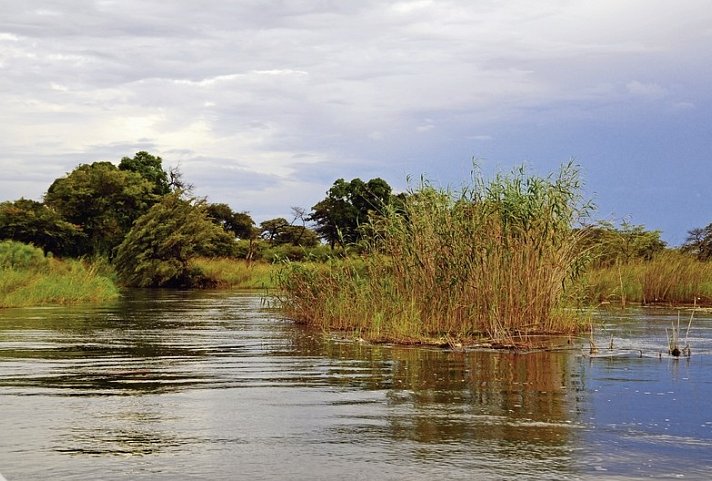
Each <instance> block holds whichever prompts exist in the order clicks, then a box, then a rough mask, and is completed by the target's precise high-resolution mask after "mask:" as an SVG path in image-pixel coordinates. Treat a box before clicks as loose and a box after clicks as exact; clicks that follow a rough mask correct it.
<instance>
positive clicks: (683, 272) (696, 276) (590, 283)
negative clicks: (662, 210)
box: [574, 250, 712, 305]
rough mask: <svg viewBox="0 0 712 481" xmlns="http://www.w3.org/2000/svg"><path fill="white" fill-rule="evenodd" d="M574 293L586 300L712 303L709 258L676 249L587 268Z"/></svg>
mask: <svg viewBox="0 0 712 481" xmlns="http://www.w3.org/2000/svg"><path fill="white" fill-rule="evenodd" d="M574 292H576V297H578V299H579V300H582V301H583V302H586V303H589V304H595V303H615V304H621V305H625V304H627V303H629V302H634V303H643V304H655V303H664V304H672V305H680V304H692V305H694V304H705V305H710V304H712V262H709V261H700V260H697V259H695V258H694V257H692V256H689V255H687V254H684V253H681V252H679V251H676V250H668V251H665V252H663V253H660V254H658V255H656V256H655V257H654V258H653V259H652V260H649V261H646V260H636V261H631V262H628V263H619V264H617V265H613V266H610V267H605V268H597V269H591V270H589V271H588V272H587V273H586V274H585V275H584V276H582V277H581V279H580V280H579V282H577V285H576V289H575V290H574Z"/></svg>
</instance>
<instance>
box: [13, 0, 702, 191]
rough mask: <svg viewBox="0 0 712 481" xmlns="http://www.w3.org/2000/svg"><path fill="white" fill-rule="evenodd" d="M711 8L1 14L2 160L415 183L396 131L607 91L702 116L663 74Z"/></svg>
mask: <svg viewBox="0 0 712 481" xmlns="http://www.w3.org/2000/svg"><path fill="white" fill-rule="evenodd" d="M42 10H43V12H42ZM708 12H710V10H709V9H708V8H707V6H706V2H703V1H701V0H690V1H689V2H685V3H679V4H676V5H674V6H671V4H670V3H669V2H667V1H662V0H654V1H644V0H631V1H628V2H619V1H614V0H601V1H598V2H569V1H566V0H544V1H541V2H528V1H525V0H515V1H511V2H471V1H466V0H442V1H437V2H436V1H427V0H413V1H382V0H364V1H359V2H303V1H298V0H283V1H265V2H208V3H196V2H193V1H188V0H175V1H172V2H170V4H168V3H166V2H160V1H157V0H154V1H146V0H142V1H138V0H126V1H123V2H114V1H101V2H84V1H78V0H74V1H65V2H59V1H53V2H47V1H45V0H26V1H24V2H10V4H9V5H7V8H6V9H5V10H4V12H3V15H2V18H0V152H2V154H0V167H5V166H6V165H8V164H11V163H16V162H29V161H30V160H28V159H32V157H33V156H35V157H37V156H42V157H43V158H48V159H51V158H53V157H52V156H55V158H56V159H57V160H56V162H57V165H58V166H57V172H56V173H54V172H50V171H49V170H47V171H43V172H44V173H45V174H46V175H47V177H46V178H41V179H40V178H37V179H34V180H33V181H37V182H44V183H46V184H47V185H48V183H49V182H50V181H51V180H52V178H53V177H52V176H57V175H61V174H63V173H64V172H65V171H66V169H67V168H70V167H71V166H72V165H73V164H72V162H73V160H72V159H85V158H86V157H88V156H91V155H99V153H100V154H101V155H105V156H110V157H109V158H113V159H114V160H118V159H119V158H120V157H121V156H123V155H130V154H132V152H131V151H127V149H131V148H133V147H134V146H136V147H139V146H144V145H146V144H148V145H149V146H151V147H152V148H153V149H154V150H155V151H156V153H158V154H162V153H170V155H164V157H165V158H166V160H167V161H168V162H173V161H174V160H176V161H177V160H180V161H181V162H182V165H183V166H184V168H185V170H186V173H188V172H191V173H196V175H197V173H198V172H199V171H200V170H201V169H202V170H205V169H208V168H212V167H214V166H210V165H208V164H206V160H205V159H208V158H212V159H220V163H221V164H230V165H233V166H234V167H236V169H235V170H231V169H223V170H221V172H222V173H223V174H224V177H225V178H226V179H230V178H232V179H237V178H238V177H239V176H240V175H243V174H244V172H245V171H251V172H253V173H255V174H260V175H268V174H269V175H270V176H268V177H261V178H267V179H271V181H274V178H275V177H276V178H281V179H287V178H289V177H290V176H292V175H294V173H295V171H298V170H299V169H300V168H301V166H303V165H304V164H305V162H311V164H310V165H313V166H316V165H317V163H319V165H322V166H323V165H329V166H331V167H332V168H333V172H339V168H340V167H339V166H343V168H344V169H346V168H348V169H353V168H354V166H355V165H357V166H365V165H372V164H373V163H374V162H375V161H376V160H377V159H380V158H384V157H387V158H388V159H389V162H391V163H392V165H398V166H400V167H399V168H401V169H403V170H405V169H407V172H406V173H414V172H415V173H418V172H419V171H423V170H428V168H427V166H425V167H414V166H411V165H409V164H408V162H410V158H411V156H409V154H403V153H402V152H404V151H406V150H407V148H408V147H407V146H408V144H409V141H410V137H412V136H417V137H420V138H422V139H429V140H428V141H432V142H433V143H434V144H432V145H447V144H448V143H449V142H450V140H451V137H448V136H454V137H457V138H458V139H461V140H463V139H464V140H478V141H487V140H492V139H494V138H497V139H500V138H503V137H504V136H501V135H498V133H497V132H496V131H495V129H494V127H493V126H494V125H496V124H507V123H517V122H536V120H531V119H536V117H537V115H541V114H539V112H541V111H542V110H545V111H546V116H547V118H561V119H562V120H563V121H566V119H567V118H568V117H569V116H575V115H579V114H580V113H581V112H585V113H586V115H596V114H595V112H596V111H597V110H596V109H597V108H599V107H600V108H601V109H603V108H605V107H607V106H608V105H611V104H616V102H619V101H620V100H621V98H622V96H623V95H622V94H623V93H627V94H628V95H633V96H638V97H644V98H661V97H664V98H665V100H666V101H668V102H669V104H670V106H672V108H675V107H674V106H675V105H678V107H677V108H679V109H680V110H682V109H683V108H684V105H686V104H687V103H689V104H695V103H699V100H698V99H696V98H695V93H694V92H685V97H684V100H680V99H679V98H678V97H679V95H678V94H679V91H683V90H686V88H685V87H686V86H685V85H681V84H680V83H679V82H678V81H677V80H674V77H675V70H676V69H675V68H673V67H684V68H687V69H688V70H690V71H693V70H694V71H695V72H697V73H698V74H699V75H701V77H702V79H709V77H710V67H709V66H706V65H700V62H699V58H703V55H702V54H704V53H706V51H707V49H708V44H709V26H708V25H709V24H710V23H712V13H708ZM48 13H50V14H49V15H48ZM57 15H59V17H58V16H57ZM651 78H652V79H655V82H648V81H645V80H644V79H651ZM631 79H633V80H631ZM701 83H704V82H701ZM623 85H624V86H625V91H624V92H623V91H622V90H621V86H623ZM663 86H665V87H663ZM705 95H706V94H705ZM592 107H593V108H592ZM425 119H431V120H430V121H427V120H425ZM436 125H437V128H435V126H436ZM452 131H456V132H457V135H453V134H452ZM482 131H484V132H488V134H487V135H483V134H482V135H474V136H469V137H468V132H482ZM426 132H427V134H428V135H417V134H418V133H426ZM422 141H423V142H426V140H422ZM470 144H471V143H470ZM491 144H494V142H489V143H488V144H487V145H491ZM97 146H103V147H102V148H101V149H98V150H97ZM376 147H377V148H378V149H379V150H378V151H376V150H375V149H376ZM178 152H183V154H179V153H178ZM170 157H172V158H170ZM22 159H26V160H22ZM305 159H309V160H307V161H305ZM48 162H49V161H48ZM389 166H390V164H389ZM389 166H387V167H389ZM402 166H405V167H402ZM359 168H360V167H359ZM393 168H394V169H395V167H393ZM326 171H327V169H324V172H326ZM328 172H329V174H331V173H332V170H329V171H328ZM324 175H327V174H324ZM343 175H345V176H349V175H351V174H350V173H344V174H343ZM204 180H205V182H215V181H216V180H215V179H214V178H212V177H207V176H206V177H204ZM235 182H237V180H235ZM45 187H46V186H45ZM312 187H313V185H312ZM204 189H205V190H206V191H209V190H210V185H206V186H205V187H204ZM293 190H294V191H295V192H302V191H303V190H304V189H301V188H294V189H293ZM321 190H322V191H323V190H324V189H321ZM223 191H224V192H226V194H225V195H228V194H227V192H228V190H227V189H224V190H223ZM1 192H2V194H1V195H3V196H8V197H13V196H15V197H16V196H17V194H18V192H17V191H16V190H5V189H3V190H2V191H1ZM271 192H273V191H271ZM0 200H1V199H0Z"/></svg>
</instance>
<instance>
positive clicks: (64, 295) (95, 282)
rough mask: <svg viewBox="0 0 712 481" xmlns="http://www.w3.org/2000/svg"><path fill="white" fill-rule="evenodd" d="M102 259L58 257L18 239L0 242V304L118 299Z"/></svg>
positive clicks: (97, 301) (21, 304) (30, 304)
mask: <svg viewBox="0 0 712 481" xmlns="http://www.w3.org/2000/svg"><path fill="white" fill-rule="evenodd" d="M110 272H111V268H110V267H109V268H107V266H106V265H105V263H103V262H102V261H95V262H87V261H83V260H78V259H65V260H59V259H55V258H52V257H47V256H45V254H44V252H42V250H41V249H39V248H36V247H32V246H30V245H27V244H23V243H20V242H15V241H2V242H0V307H26V306H39V305H48V304H78V303H101V302H107V301H111V300H113V299H116V298H117V297H118V295H119V291H118V288H117V287H116V284H115V282H114V281H113V280H112V278H111V275H110Z"/></svg>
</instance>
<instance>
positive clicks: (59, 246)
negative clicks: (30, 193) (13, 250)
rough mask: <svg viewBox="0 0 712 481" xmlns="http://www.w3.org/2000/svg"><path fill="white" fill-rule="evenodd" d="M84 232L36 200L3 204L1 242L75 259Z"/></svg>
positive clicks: (0, 219)
mask: <svg viewBox="0 0 712 481" xmlns="http://www.w3.org/2000/svg"><path fill="white" fill-rule="evenodd" d="M83 237H84V235H83V233H82V231H81V229H80V228H79V227H78V226H76V225H74V224H71V223H69V222H67V221H65V220H64V219H62V217H61V216H60V215H59V214H58V213H57V212H56V211H55V210H54V209H52V208H50V207H48V206H46V205H44V204H42V203H41V202H37V201H34V200H28V199H20V200H16V201H14V202H2V203H0V239H12V240H16V241H19V242H24V243H31V244H34V245H36V246H38V247H41V248H42V249H43V250H44V251H45V252H52V253H53V254H56V255H59V256H64V255H75V254H76V253H77V252H76V247H75V246H76V245H77V244H81V242H82V240H83Z"/></svg>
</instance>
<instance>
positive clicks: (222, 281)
mask: <svg viewBox="0 0 712 481" xmlns="http://www.w3.org/2000/svg"><path fill="white" fill-rule="evenodd" d="M191 266H193V267H194V268H197V269H200V271H202V272H203V274H204V275H205V277H206V278H207V279H209V280H210V283H211V284H214V285H215V286H216V287H223V288H226V287H229V288H238V289H270V288H274V287H276V285H275V275H274V273H275V271H276V269H277V268H276V267H275V265H273V264H268V263H265V262H247V261H244V260H240V259H230V258H224V257H213V258H207V257H197V258H195V259H193V260H191Z"/></svg>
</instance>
